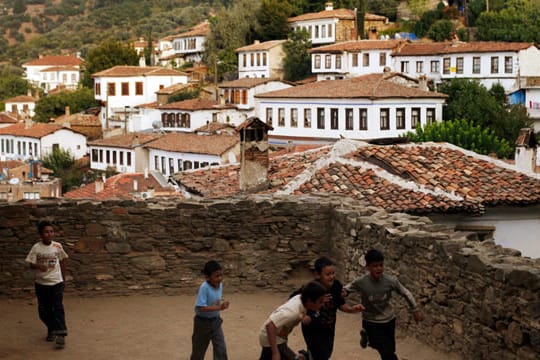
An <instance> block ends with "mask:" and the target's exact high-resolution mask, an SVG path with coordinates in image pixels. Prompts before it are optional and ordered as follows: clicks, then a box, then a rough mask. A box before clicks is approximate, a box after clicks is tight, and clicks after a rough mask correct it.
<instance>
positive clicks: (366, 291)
mask: <svg viewBox="0 0 540 360" xmlns="http://www.w3.org/2000/svg"><path fill="white" fill-rule="evenodd" d="M365 260H366V268H367V270H368V274H365V275H363V276H361V277H359V278H357V279H356V280H354V281H352V282H351V283H350V284H348V285H347V286H346V289H347V290H348V291H355V292H359V293H360V295H361V298H362V304H363V305H364V306H365V310H364V312H363V315H362V330H361V331H360V345H361V346H362V347H364V348H365V347H366V346H367V344H368V343H369V346H371V347H372V348H374V349H375V350H377V351H378V352H379V354H380V356H381V359H382V360H398V357H397V355H396V339H395V329H396V315H395V314H394V310H393V308H392V306H391V305H390V298H391V296H392V291H395V292H397V293H398V294H400V295H401V296H403V298H405V300H407V303H408V304H409V308H410V309H411V311H412V314H413V317H414V320H415V321H417V322H418V321H421V320H422V319H423V315H422V313H421V312H420V310H419V309H418V307H417V306H416V302H415V301H414V298H413V296H412V295H411V293H410V291H409V290H407V289H406V288H405V287H404V286H403V285H401V283H400V282H399V280H398V279H397V278H395V277H393V276H390V275H387V274H384V256H383V254H382V252H380V251H379V250H369V251H368V252H367V253H366V255H365Z"/></svg>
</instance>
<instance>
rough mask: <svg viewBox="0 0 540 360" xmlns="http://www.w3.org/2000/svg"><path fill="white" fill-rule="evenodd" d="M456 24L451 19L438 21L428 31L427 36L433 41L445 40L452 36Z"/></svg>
mask: <svg viewBox="0 0 540 360" xmlns="http://www.w3.org/2000/svg"><path fill="white" fill-rule="evenodd" d="M453 30H454V26H453V25H452V22H451V21H450V20H438V21H436V22H435V23H434V24H433V25H431V27H430V28H429V31H428V33H427V36H428V37H429V38H430V39H431V40H433V41H445V40H450V39H451V38H452V32H453Z"/></svg>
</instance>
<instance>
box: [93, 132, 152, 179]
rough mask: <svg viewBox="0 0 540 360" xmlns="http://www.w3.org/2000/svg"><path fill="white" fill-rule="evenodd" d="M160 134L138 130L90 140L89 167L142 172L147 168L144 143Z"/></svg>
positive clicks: (121, 171)
mask: <svg viewBox="0 0 540 360" xmlns="http://www.w3.org/2000/svg"><path fill="white" fill-rule="evenodd" d="M162 135H163V134H160V133H141V132H138V133H127V134H123V135H117V136H111V137H109V138H106V139H99V140H95V141H90V142H88V151H89V153H90V168H91V169H94V170H101V171H105V170H107V168H114V169H116V171H118V172H120V173H135V172H144V171H145V169H146V170H148V151H147V150H146V149H145V148H144V145H145V144H147V143H149V142H151V141H153V140H156V139H158V138H159V137H161V136H162Z"/></svg>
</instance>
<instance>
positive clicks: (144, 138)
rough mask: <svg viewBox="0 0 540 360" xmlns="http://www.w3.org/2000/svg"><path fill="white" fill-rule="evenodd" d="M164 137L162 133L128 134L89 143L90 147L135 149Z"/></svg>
mask: <svg viewBox="0 0 540 360" xmlns="http://www.w3.org/2000/svg"><path fill="white" fill-rule="evenodd" d="M161 136H163V134H161V133H127V134H123V135H117V136H111V137H109V138H105V139H99V140H94V141H89V142H88V146H104V147H119V148H125V149H134V148H136V147H139V146H142V145H145V144H147V143H149V142H151V141H154V140H156V139H158V138H160V137H161Z"/></svg>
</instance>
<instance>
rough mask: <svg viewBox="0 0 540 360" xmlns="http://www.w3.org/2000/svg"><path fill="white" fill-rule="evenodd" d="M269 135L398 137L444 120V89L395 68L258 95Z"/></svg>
mask: <svg viewBox="0 0 540 360" xmlns="http://www.w3.org/2000/svg"><path fill="white" fill-rule="evenodd" d="M255 98H256V99H257V101H258V102H259V114H257V115H256V116H258V117H259V118H260V119H262V120H263V121H265V122H266V123H267V124H268V125H271V126H273V128H274V130H272V131H271V132H270V133H269V136H270V138H271V139H272V140H273V141H279V140H280V139H282V140H285V139H286V140H299V141H302V140H314V141H320V140H324V141H329V140H331V141H333V140H336V139H339V138H340V137H345V138H351V139H377V138H387V137H396V136H399V135H403V134H405V133H406V132H407V131H411V130H413V129H415V128H416V126H417V125H419V124H421V125H425V124H427V123H432V122H435V121H441V120H442V107H443V104H444V101H445V98H446V95H445V94H441V93H437V92H431V91H426V90H421V89H419V88H418V84H417V83H415V82H413V81H411V79H408V78H405V77H403V76H401V75H399V74H395V73H381V74H371V75H364V76H360V77H356V78H352V79H345V80H328V81H317V82H314V83H310V84H306V85H300V86H296V87H293V88H289V89H285V90H278V91H273V92H268V93H263V94H259V95H256V96H255Z"/></svg>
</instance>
